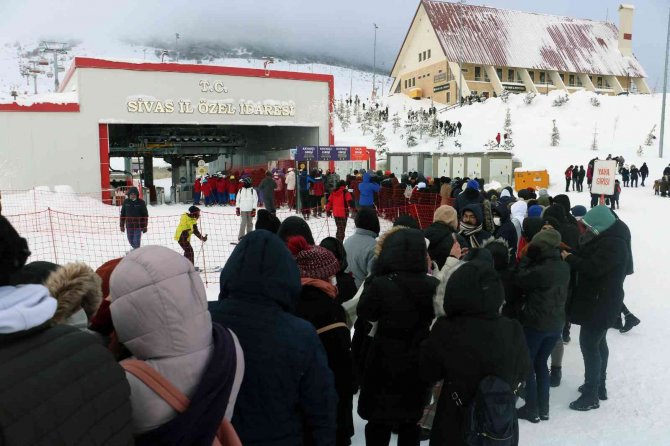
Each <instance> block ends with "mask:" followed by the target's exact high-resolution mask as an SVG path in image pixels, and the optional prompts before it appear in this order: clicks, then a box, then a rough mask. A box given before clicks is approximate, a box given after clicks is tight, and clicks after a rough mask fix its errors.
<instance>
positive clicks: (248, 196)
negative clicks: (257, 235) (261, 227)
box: [235, 177, 258, 240]
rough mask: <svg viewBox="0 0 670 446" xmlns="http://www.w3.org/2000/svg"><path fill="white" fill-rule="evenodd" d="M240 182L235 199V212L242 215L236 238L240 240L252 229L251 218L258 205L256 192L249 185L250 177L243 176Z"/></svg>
mask: <svg viewBox="0 0 670 446" xmlns="http://www.w3.org/2000/svg"><path fill="white" fill-rule="evenodd" d="M240 183H242V189H240V190H239V192H238V193H237V197H236V199H235V211H236V214H237V216H238V217H242V221H241V222H240V232H239V235H238V237H237V239H238V240H242V237H244V236H245V235H247V234H248V233H249V232H251V231H253V230H254V220H253V219H254V217H255V216H256V206H257V205H258V194H256V190H255V189H254V188H253V187H251V178H249V177H246V178H243V179H241V180H240Z"/></svg>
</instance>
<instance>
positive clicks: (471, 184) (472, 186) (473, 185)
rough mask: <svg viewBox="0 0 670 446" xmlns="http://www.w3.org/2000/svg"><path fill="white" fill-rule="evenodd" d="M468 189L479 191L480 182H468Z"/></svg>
mask: <svg viewBox="0 0 670 446" xmlns="http://www.w3.org/2000/svg"><path fill="white" fill-rule="evenodd" d="M467 189H475V190H479V181H477V180H470V181H468V186H467Z"/></svg>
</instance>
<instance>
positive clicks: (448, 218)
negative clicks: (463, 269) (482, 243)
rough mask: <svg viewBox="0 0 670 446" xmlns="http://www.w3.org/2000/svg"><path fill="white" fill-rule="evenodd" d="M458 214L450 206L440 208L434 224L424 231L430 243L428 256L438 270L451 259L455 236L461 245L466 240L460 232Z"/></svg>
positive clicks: (435, 213) (436, 213)
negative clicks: (450, 254)
mask: <svg viewBox="0 0 670 446" xmlns="http://www.w3.org/2000/svg"><path fill="white" fill-rule="evenodd" d="M457 230H458V214H457V213H456V209H454V208H453V207H451V206H449V205H446V204H445V205H443V206H440V207H439V208H437V209H436V210H435V212H434V213H433V223H432V224H431V225H430V226H428V227H427V228H426V229H425V230H424V231H423V233H424V236H425V237H426V238H427V239H428V241H430V244H429V245H428V255H430V258H431V260H433V261H434V262H435V263H436V264H437V267H438V268H440V269H441V268H442V267H443V266H444V263H445V262H446V261H447V257H449V253H450V252H451V247H452V245H453V244H454V236H453V234H456V239H457V240H458V242H459V243H460V244H461V245H464V244H465V239H463V237H461V235H460V234H458V232H456V231H457Z"/></svg>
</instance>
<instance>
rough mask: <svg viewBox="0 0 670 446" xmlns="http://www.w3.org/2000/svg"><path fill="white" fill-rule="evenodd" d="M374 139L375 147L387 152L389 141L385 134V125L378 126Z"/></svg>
mask: <svg viewBox="0 0 670 446" xmlns="http://www.w3.org/2000/svg"><path fill="white" fill-rule="evenodd" d="M373 141H374V143H375V147H376V148H377V149H378V150H380V151H382V152H386V149H387V147H386V144H387V141H386V136H384V127H383V126H380V127H379V128H377V130H376V131H375V134H374V138H373Z"/></svg>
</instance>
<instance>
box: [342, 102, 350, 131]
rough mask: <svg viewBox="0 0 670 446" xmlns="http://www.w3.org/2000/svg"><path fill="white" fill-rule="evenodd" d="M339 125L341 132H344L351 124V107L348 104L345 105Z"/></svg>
mask: <svg viewBox="0 0 670 446" xmlns="http://www.w3.org/2000/svg"><path fill="white" fill-rule="evenodd" d="M340 126H342V131H343V132H346V131H347V129H348V128H349V127H350V126H351V108H350V107H349V106H348V105H347V106H346V107H345V109H344V113H343V115H342V118H341V119H340Z"/></svg>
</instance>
